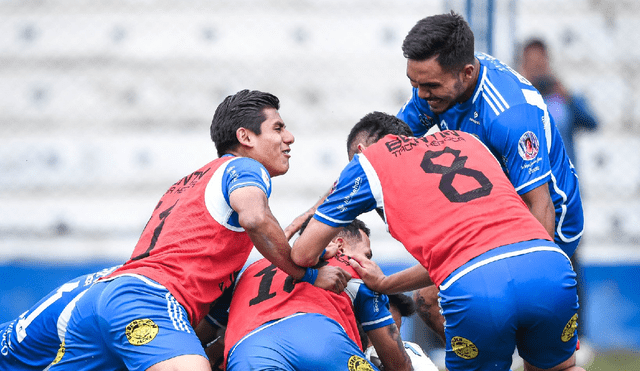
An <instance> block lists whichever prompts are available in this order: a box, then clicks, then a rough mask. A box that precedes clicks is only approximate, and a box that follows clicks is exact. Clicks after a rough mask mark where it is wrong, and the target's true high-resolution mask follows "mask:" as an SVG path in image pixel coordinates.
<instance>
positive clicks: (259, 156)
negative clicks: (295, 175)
mask: <svg viewBox="0 0 640 371" xmlns="http://www.w3.org/2000/svg"><path fill="white" fill-rule="evenodd" d="M263 114H264V117H265V120H264V121H263V122H262V124H261V125H260V130H261V133H260V135H257V134H255V133H253V132H250V131H249V132H248V134H249V136H250V139H251V143H252V144H253V147H252V149H251V153H250V157H251V158H253V159H255V160H257V161H259V162H260V163H261V164H262V165H264V167H265V168H266V169H267V171H268V172H269V175H271V177H275V176H278V175H282V174H285V173H286V172H287V171H288V170H289V158H290V157H291V155H290V154H289V152H290V151H291V147H290V146H291V144H292V143H293V142H294V140H295V138H294V137H293V134H291V133H290V132H289V131H288V130H287V129H286V126H285V124H284V121H282V118H281V117H280V114H279V113H278V110H276V109H275V108H265V109H264V110H263Z"/></svg>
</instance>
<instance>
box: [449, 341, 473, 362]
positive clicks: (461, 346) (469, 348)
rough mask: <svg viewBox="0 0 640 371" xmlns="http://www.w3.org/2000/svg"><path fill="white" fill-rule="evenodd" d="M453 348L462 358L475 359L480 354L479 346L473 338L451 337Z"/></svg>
mask: <svg viewBox="0 0 640 371" xmlns="http://www.w3.org/2000/svg"><path fill="white" fill-rule="evenodd" d="M451 348H453V351H454V352H455V353H456V354H457V355H458V357H460V358H464V359H473V358H476V357H477V356H478V347H476V345H475V344H474V343H472V342H471V340H468V339H465V338H463V337H461V336H454V337H453V338H451Z"/></svg>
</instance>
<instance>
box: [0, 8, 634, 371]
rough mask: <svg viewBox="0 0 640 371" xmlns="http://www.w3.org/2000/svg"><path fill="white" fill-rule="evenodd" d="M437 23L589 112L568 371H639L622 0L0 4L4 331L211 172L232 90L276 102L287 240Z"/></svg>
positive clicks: (121, 249) (394, 253)
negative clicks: (287, 140)
mask: <svg viewBox="0 0 640 371" xmlns="http://www.w3.org/2000/svg"><path fill="white" fill-rule="evenodd" d="M450 9H454V10H456V11H457V12H459V13H460V14H462V15H463V16H465V18H466V19H467V20H468V21H469V23H470V24H471V26H472V28H473V29H474V32H475V35H476V50H478V51H483V52H487V53H489V54H492V55H493V56H495V57H497V58H499V59H501V60H503V61H504V62H506V63H507V64H509V65H510V66H512V67H513V68H514V69H516V70H518V71H522V70H521V65H522V62H523V58H522V49H523V46H524V45H525V44H526V43H527V42H528V40H530V39H531V38H539V39H541V40H543V41H544V42H545V43H546V46H547V52H548V56H549V61H550V69H551V70H552V71H553V77H554V81H556V82H561V84H562V86H563V90H562V91H563V92H567V93H571V94H575V95H576V96H579V97H581V100H582V101H583V102H585V104H586V105H587V106H588V107H589V110H590V111H591V117H592V118H593V119H594V122H595V123H596V124H597V125H596V126H595V127H592V128H590V130H586V129H581V128H575V129H572V130H571V132H572V134H573V139H574V141H575V144H574V145H575V157H576V158H575V159H574V162H575V163H576V166H577V168H578V171H579V174H580V178H581V187H582V195H583V201H584V204H585V219H586V228H585V233H584V237H583V241H582V244H581V246H580V248H579V254H578V255H577V257H576V260H577V261H576V270H577V271H578V274H579V277H580V286H581V297H580V300H581V305H582V307H583V313H581V324H580V325H581V326H582V331H583V334H582V341H583V342H585V343H586V344H588V349H589V350H588V351H585V352H583V353H586V354H585V355H584V357H583V360H582V362H583V364H584V365H586V366H588V367H589V368H590V369H592V370H608V369H616V370H632V369H636V370H640V361H639V360H638V357H637V355H638V352H640V290H638V287H639V285H640V166H639V163H640V151H639V148H640V105H638V104H636V102H638V101H639V100H640V32H639V31H638V25H640V2H638V1H635V0H564V1H552V0H520V1H516V0H479V1H471V0H466V1H464V0H460V1H454V0H450V1H446V0H397V1H393V2H391V1H382V0H366V1H365V0H351V1H338V0H215V1H204V0H190V1H185V0H181V1H179V0H128V1H126V0H108V1H107V0H65V1H62V0H21V1H14V0H2V1H0V322H5V321H8V320H10V319H13V318H15V317H17V316H18V315H19V314H20V313H22V312H23V311H25V310H26V309H28V308H29V307H30V306H31V305H33V304H35V303H36V302H37V301H38V300H39V299H40V298H41V297H42V296H44V295H45V294H47V293H48V292H49V291H51V290H52V289H53V288H55V287H56V286H57V285H59V284H61V283H64V282H66V281H67V280H69V279H72V278H74V277H76V276H78V275H80V274H83V273H89V272H93V271H96V270H98V269H101V268H103V267H106V266H110V265H114V264H119V263H122V262H123V261H125V260H126V259H127V258H128V257H129V255H130V253H131V251H132V249H133V246H134V245H135V242H136V241H137V238H138V237H139V234H140V232H141V231H142V228H143V227H144V225H145V223H146V221H147V219H148V217H149V216H150V214H151V211H152V210H153V208H154V206H155V204H156V202H157V200H158V199H159V198H160V196H161V195H162V194H163V193H164V192H165V190H166V189H167V188H168V187H169V186H170V185H171V184H173V183H174V182H175V181H177V180H178V179H179V178H181V177H182V176H184V175H186V174H188V173H190V172H192V171H193V170H195V169H197V168H199V167H200V166H201V165H203V164H204V163H206V162H208V161H210V160H211V159H213V158H215V157H216V152H215V148H214V145H213V143H212V142H211V141H210V138H209V125H210V121H211V117H212V116H213V112H214V110H215V108H216V107H217V105H218V104H219V103H220V102H221V101H222V100H223V99H224V97H226V96H227V95H229V94H233V93H235V92H237V91H238V90H241V89H244V88H249V89H258V90H263V91H268V92H271V93H273V94H275V95H277V96H278V97H279V98H280V100H281V110H280V113H281V116H282V117H283V119H284V120H285V122H286V124H287V126H288V128H289V129H290V131H291V132H292V133H293V134H294V135H295V136H296V143H294V144H293V146H292V153H291V154H292V159H291V170H290V171H289V173H288V174H287V175H285V176H282V177H279V178H275V179H274V180H273V184H274V191H273V195H272V198H271V206H272V209H273V211H274V214H275V215H276V217H277V218H278V219H279V221H280V223H281V224H282V226H283V227H284V226H286V225H288V224H289V222H291V221H292V220H293V218H295V217H296V216H297V215H299V214H301V213H302V212H304V211H305V210H307V209H308V208H309V207H310V206H311V205H313V204H314V203H315V202H316V201H317V200H318V198H319V197H320V196H321V195H322V194H323V193H324V192H326V191H327V190H328V189H329V187H330V186H331V185H332V184H333V182H334V180H335V179H336V178H337V176H338V174H339V171H340V170H341V168H342V167H343V166H344V165H345V164H346V163H347V158H346V145H345V141H346V136H347V134H348V132H349V129H350V128H351V126H352V125H353V124H354V123H355V122H357V120H358V119H359V118H360V117H362V116H363V115H364V114H366V113H369V112H371V111H374V110H377V111H384V112H388V113H391V114H395V113H397V112H398V110H399V109H400V107H401V106H402V105H403V103H404V102H405V101H406V100H407V99H408V98H409V95H410V84H409V81H408V79H407V78H406V74H405V64H406V61H405V59H404V57H403V56H402V51H401V44H402V40H403V39H404V36H405V35H406V33H407V32H408V31H409V29H410V28H411V27H412V26H413V25H414V24H415V23H416V22H417V21H418V20H419V19H421V18H423V17H426V16H428V15H433V14H438V13H443V12H448V11H449V10H450ZM547 77H549V76H547ZM542 88H543V87H541V89H542ZM558 112H559V113H558V115H562V114H563V112H564V113H566V112H565V111H562V110H559V111H558ZM552 114H554V113H553V112H552ZM556 120H558V119H556ZM363 219H364V220H365V221H366V222H367V223H368V224H369V226H370V227H371V228H372V230H373V231H372V248H373V251H374V260H377V261H378V263H379V264H380V265H381V266H382V267H383V270H385V272H386V273H388V274H390V273H393V272H395V271H397V270H399V269H402V268H405V267H408V266H411V265H413V264H414V263H415V260H413V258H412V257H411V256H410V255H408V253H406V251H405V250H404V249H403V247H402V246H401V245H400V244H399V243H397V242H396V241H394V240H393V239H392V238H391V237H390V236H388V234H387V232H386V230H385V227H384V225H383V224H382V222H381V221H380V220H379V219H378V217H377V216H376V215H365V217H364V218H363ZM256 257H257V254H255V253H254V254H252V259H255V258H256ZM406 323H407V324H406V325H404V326H403V330H402V331H403V337H404V338H405V339H406V340H412V341H415V342H417V343H419V344H421V345H423V347H424V348H425V350H426V351H427V352H428V353H429V354H430V355H431V356H432V358H434V361H436V362H437V363H439V362H440V361H441V356H442V353H441V349H442V348H441V347H442V345H441V343H440V342H439V341H438V340H437V339H435V338H434V337H433V335H432V334H431V333H430V331H428V330H426V328H425V326H424V325H423V323H422V322H421V321H420V320H419V319H417V317H415V318H411V319H410V320H408V321H407V322H406ZM579 355H580V352H579ZM439 364H441V363H439ZM607 367H612V368H607Z"/></svg>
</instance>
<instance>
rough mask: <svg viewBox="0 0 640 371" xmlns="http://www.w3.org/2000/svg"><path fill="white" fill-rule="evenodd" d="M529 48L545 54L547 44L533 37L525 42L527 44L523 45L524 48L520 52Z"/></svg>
mask: <svg viewBox="0 0 640 371" xmlns="http://www.w3.org/2000/svg"><path fill="white" fill-rule="evenodd" d="M529 48H538V49H541V50H542V51H544V52H545V53H546V52H547V43H545V42H544V41H542V39H538V38H537V37H534V38H531V39H529V40H527V42H525V43H524V47H523V48H522V50H527V49H529Z"/></svg>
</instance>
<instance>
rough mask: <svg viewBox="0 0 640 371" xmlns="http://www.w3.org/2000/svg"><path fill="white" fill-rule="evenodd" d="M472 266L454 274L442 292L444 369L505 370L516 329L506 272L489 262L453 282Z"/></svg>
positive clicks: (515, 310)
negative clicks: (444, 337) (444, 339)
mask: <svg viewBox="0 0 640 371" xmlns="http://www.w3.org/2000/svg"><path fill="white" fill-rule="evenodd" d="M481 257H482V255H481V256H480V258H481ZM473 264H474V260H471V262H469V263H467V265H463V266H462V267H461V268H459V270H456V271H454V273H453V274H452V275H450V276H449V277H448V278H447V280H445V281H444V283H443V285H441V287H440V297H441V300H440V305H441V307H442V310H443V314H444V317H445V319H446V322H445V335H446V341H445V352H446V353H445V363H446V367H447V369H448V370H451V371H460V370H465V371H466V370H489V369H491V370H508V369H509V367H510V366H511V362H512V358H513V352H514V350H515V347H516V328H517V324H516V321H517V317H516V313H517V309H516V305H515V300H513V293H512V290H511V288H510V287H509V279H508V274H509V272H508V270H507V269H505V267H504V266H503V264H501V263H500V262H493V263H490V264H487V265H484V266H481V267H479V268H476V269H474V270H471V271H468V272H467V273H465V274H463V275H462V276H457V273H460V272H464V269H465V268H468V267H469V266H471V265H473ZM496 277H504V278H505V279H496Z"/></svg>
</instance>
